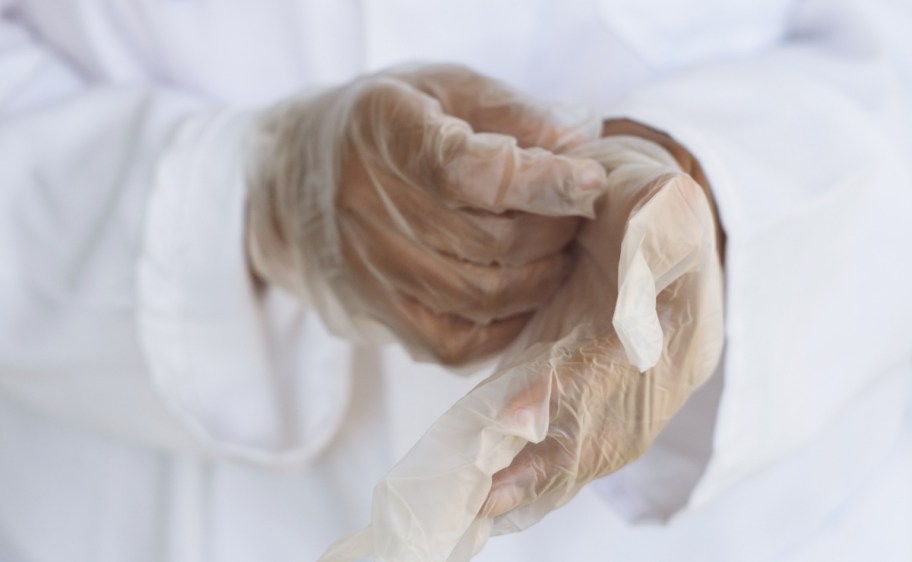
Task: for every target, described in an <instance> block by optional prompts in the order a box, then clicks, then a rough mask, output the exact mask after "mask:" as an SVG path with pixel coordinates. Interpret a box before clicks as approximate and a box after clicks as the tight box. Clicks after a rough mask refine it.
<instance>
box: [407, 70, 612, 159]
mask: <svg viewBox="0 0 912 562" xmlns="http://www.w3.org/2000/svg"><path fill="white" fill-rule="evenodd" d="M396 76H398V77H400V78H401V79H402V80H404V81H405V82H408V83H409V84H411V85H413V86H414V87H415V88H417V89H418V90H420V91H422V92H424V93H426V94H428V95H429V96H431V97H433V98H434V99H436V100H438V101H439V102H440V105H441V107H442V108H443V111H444V112H445V113H447V114H448V115H452V116H454V117H457V118H459V119H462V120H464V121H465V122H467V123H468V124H469V125H470V126H471V127H472V129H473V130H474V131H476V132H479V133H486V132H488V133H499V134H504V135H509V136H511V137H514V138H515V139H516V140H517V142H518V143H519V146H521V147H523V148H529V147H541V148H545V149H548V150H551V151H553V152H561V151H564V150H567V149H569V148H572V147H573V146H575V145H577V144H580V143H582V142H585V141H587V140H594V139H596V138H598V137H599V132H600V127H601V121H600V120H599V119H598V118H597V117H595V115H594V114H592V113H590V112H589V111H587V110H585V109H583V108H582V107H579V106H577V107H573V106H560V105H557V104H549V103H545V102H543V101H541V100H539V99H536V98H534V97H532V96H529V95H527V94H524V93H522V92H520V91H519V90H517V89H515V88H513V87H511V86H510V85H508V84H506V83H504V82H502V81H500V80H496V79H494V78H491V77H489V76H485V75H484V74H480V73H478V72H475V71H473V70H471V69H470V68H468V67H465V66H461V65H452V64H448V65H434V66H429V67H428V66H425V67H421V68H419V69H415V70H408V71H407V70H400V71H399V72H397V73H396Z"/></svg>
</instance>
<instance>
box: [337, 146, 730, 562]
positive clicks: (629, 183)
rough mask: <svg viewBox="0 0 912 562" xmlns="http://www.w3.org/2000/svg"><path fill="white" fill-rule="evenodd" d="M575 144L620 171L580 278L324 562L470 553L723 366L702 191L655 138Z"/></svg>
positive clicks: (641, 438) (662, 417)
mask: <svg viewBox="0 0 912 562" xmlns="http://www.w3.org/2000/svg"><path fill="white" fill-rule="evenodd" d="M574 153H575V154H576V155H578V156H583V157H589V158H594V159H597V160H598V161H599V162H601V163H602V164H603V165H604V166H605V168H606V169H607V170H608V171H609V174H608V189H607V191H606V194H605V196H604V198H603V199H601V200H600V201H599V203H598V206H597V216H596V218H595V219H594V220H592V221H589V222H587V224H586V225H585V226H584V228H583V229H582V231H581V232H580V235H579V238H578V240H577V243H576V244H575V246H574V252H575V255H574V266H573V270H572V271H571V273H570V276H569V277H568V279H567V280H566V282H565V283H564V285H563V286H562V287H561V288H560V290H559V291H558V292H557V294H556V295H555V296H554V297H553V298H552V299H551V300H550V301H549V302H548V304H547V305H545V306H544V307H543V308H542V309H541V310H540V311H539V312H538V313H537V315H536V316H535V318H534V319H533V320H532V321H531V322H530V323H529V325H528V327H527V331H526V332H525V333H524V334H523V336H522V337H521V338H520V340H519V341H517V342H516V344H515V347H514V348H512V349H511V352H510V353H509V354H510V355H511V357H510V358H509V359H508V360H507V361H505V362H504V363H503V364H502V365H501V366H500V367H499V368H498V371H497V372H496V373H495V374H494V375H493V376H492V377H490V378H489V379H487V380H485V381H484V382H483V383H481V384H480V385H478V386H477V387H476V388H474V389H473V390H472V391H471V392H469V394H467V395H466V396H465V397H463V398H462V399H460V400H459V401H458V402H457V403H456V404H455V405H454V406H453V407H452V408H451V409H449V410H448V411H447V412H446V413H445V414H444V415H443V416H441V418H440V419H438V420H437V421H436V422H434V424H433V425H432V426H431V427H430V428H429V429H428V431H427V432H426V433H425V434H424V436H422V438H421V439H420V440H419V441H418V443H417V444H416V445H415V447H414V448H412V450H411V451H409V453H408V454H407V455H406V456H405V457H404V458H403V459H402V460H401V461H400V462H399V463H398V464H397V465H396V466H395V467H394V468H393V469H392V470H391V471H390V472H389V474H388V475H387V476H386V477H385V478H384V480H383V481H382V482H380V483H379V484H378V485H377V487H376V488H375V491H374V498H373V509H372V519H371V524H370V526H369V527H367V528H366V529H365V530H364V531H362V532H360V533H358V534H356V535H354V536H352V537H349V538H347V539H343V540H341V541H338V542H337V543H335V544H334V545H332V546H331V547H330V548H329V550H327V552H326V553H325V554H324V556H323V558H321V561H323V562H340V561H349V560H356V559H360V558H359V557H362V556H373V557H375V559H377V560H386V561H397V562H404V561H416V562H417V561H428V560H437V561H449V562H461V561H465V560H468V559H469V558H471V556H472V555H473V554H474V553H476V552H478V550H480V549H481V548H482V546H483V545H484V542H485V540H486V539H487V537H488V536H489V534H491V532H492V531H493V532H500V533H502V532H509V531H515V530H519V529H524V528H526V527H528V526H529V525H532V524H533V523H535V522H536V521H538V520H539V519H540V518H541V517H543V516H544V515H545V514H547V513H548V512H550V511H551V510H553V509H556V508H558V507H559V506H561V505H563V504H564V503H566V502H567V501H569V500H570V499H571V498H572V497H573V496H574V495H575V494H576V493H577V492H578V491H579V490H580V488H582V486H584V485H585V484H586V483H587V482H589V481H591V480H593V479H595V478H598V477H599V476H602V475H605V474H608V473H610V472H612V471H614V470H617V469H619V468H620V467H622V466H623V465H625V464H627V463H629V462H631V461H632V460H634V459H635V458H637V457H638V456H639V455H641V454H642V453H643V452H644V451H645V450H646V448H647V447H649V445H650V444H651V443H652V441H653V439H654V438H655V437H656V435H657V434H658V432H659V431H660V430H661V429H662V427H664V425H665V424H666V423H667V422H668V420H669V419H670V418H671V417H672V416H673V415H674V413H675V412H676V411H677V410H678V408H679V407H680V406H681V405H682V404H683V403H684V401H685V400H686V399H687V397H688V396H689V395H690V394H691V393H692V392H693V391H694V390H695V389H696V388H697V387H698V386H699V385H700V384H701V383H702V382H704V381H705V380H706V379H707V378H708V377H709V375H710V374H711V373H712V372H713V370H714V368H715V366H716V363H717V362H718V360H719V356H720V353H721V348H722V342H723V324H722V320H723V318H722V273H721V266H720V263H719V258H718V255H717V253H716V240H715V236H714V221H713V215H712V211H711V208H710V205H709V203H708V201H707V198H706V196H705V194H704V192H703V190H702V189H701V188H700V186H699V185H697V184H696V183H695V182H694V181H693V179H692V178H691V177H690V176H688V175H686V174H684V173H682V172H681V170H680V167H679V166H678V164H677V162H676V161H675V159H674V158H673V157H672V156H671V155H670V154H669V153H668V152H666V151H665V150H663V149H662V148H661V147H659V146H658V145H656V144H654V143H651V142H648V141H645V140H643V139H639V138H632V137H612V138H608V139H602V140H600V141H597V142H594V143H591V144H587V145H585V146H582V147H579V148H578V149H576V150H575V151H574Z"/></svg>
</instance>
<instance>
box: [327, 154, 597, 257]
mask: <svg viewBox="0 0 912 562" xmlns="http://www.w3.org/2000/svg"><path fill="white" fill-rule="evenodd" d="M342 185H344V186H345V188H344V189H341V190H340V191H339V195H338V199H337V205H338V206H339V207H340V208H341V209H344V210H345V211H346V212H348V213H350V214H353V215H357V216H358V217H365V218H370V217H376V216H378V215H383V216H388V217H389V220H390V221H391V222H394V223H395V222H398V223H399V224H397V228H399V229H400V230H404V231H408V232H409V233H410V235H411V236H412V237H413V238H415V239H416V240H418V241H420V242H421V243H423V244H426V245H427V246H429V247H431V248H433V249H435V250H437V251H439V252H441V253H443V254H447V255H451V256H455V257H456V258H459V259H461V260H465V261H469V262H473V263H478V264H485V265H490V264H495V263H497V264H504V265H521V264H525V263H529V262H532V261H535V260H539V259H542V258H544V257H546V256H549V255H551V254H555V253H558V252H560V251H561V250H562V249H564V248H566V246H567V245H568V244H569V243H570V242H571V241H572V240H573V239H574V238H575V237H576V234H577V232H578V231H579V228H580V226H581V225H582V220H581V219H579V218H577V217H544V216H541V215H533V214H530V213H523V212H508V213H502V214H494V213H489V212H487V211H478V210H475V209H462V210H456V209H448V208H446V207H444V206H442V205H441V204H440V202H439V201H437V200H435V199H434V198H433V197H431V196H429V195H428V194H426V193H422V192H420V191H418V190H415V189H412V188H410V187H409V186H407V185H404V184H402V183H401V182H399V181H397V180H396V178H393V177H391V176H389V175H386V174H382V173H379V172H377V173H375V174H374V175H373V178H372V177H370V176H369V175H368V174H367V172H366V170H365V168H364V166H363V165H362V164H361V162H360V161H354V162H351V163H350V165H348V166H347V167H346V169H345V170H344V171H343V176H342Z"/></svg>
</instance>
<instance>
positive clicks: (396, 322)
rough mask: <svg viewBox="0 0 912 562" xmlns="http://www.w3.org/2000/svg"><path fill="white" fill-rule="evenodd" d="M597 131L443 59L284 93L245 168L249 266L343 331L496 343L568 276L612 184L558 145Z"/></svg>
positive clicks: (439, 347)
mask: <svg viewBox="0 0 912 562" xmlns="http://www.w3.org/2000/svg"><path fill="white" fill-rule="evenodd" d="M598 129H599V123H598V121H597V120H593V119H590V118H588V117H586V116H581V115H575V116H574V115H569V114H561V112H560V111H558V110H556V109H553V108H551V107H549V106H546V105H544V104H541V103H538V102H536V101H534V100H531V99H529V98H526V97H524V96H522V95H520V94H518V93H516V92H515V91H513V90H511V89H509V88H508V87H506V86H505V85H503V84H502V83H499V82H496V81H494V80H491V79H489V78H486V77H484V76H481V75H478V74H476V73H474V72H472V71H470V70H468V69H465V68H462V67H453V66H433V67H423V68H418V69H412V70H395V71H390V72H385V73H381V74H378V75H372V76H367V77H364V78H361V79H359V80H356V81H354V82H352V83H350V84H347V85H345V86H343V87H340V88H337V89H335V90H332V91H329V92H326V93H324V94H322V95H320V96H318V97H316V98H312V99H303V100H295V101H291V102H289V103H285V104H282V105H280V106H278V107H276V108H275V109H273V110H272V111H270V112H269V113H268V114H267V115H266V116H265V118H264V119H263V121H262V125H261V127H260V133H261V137H262V142H261V146H260V150H259V154H260V157H259V161H258V164H257V166H256V169H255V172H254V173H253V174H252V176H251V178H250V179H249V186H250V189H249V192H250V196H249V215H248V227H249V228H248V231H249V235H248V254H249V256H250V262H251V266H252V269H253V270H254V272H255V273H256V274H257V275H258V276H259V277H261V278H262V279H264V280H265V281H267V282H271V283H275V284H277V285H279V286H281V287H283V288H285V289H286V290H288V291H291V292H292V293H294V294H297V295H299V296H301V297H302V298H306V299H308V300H309V301H310V302H311V303H312V304H313V305H314V306H316V307H317V308H318V309H319V310H320V312H321V314H322V317H323V319H324V320H325V321H326V322H327V324H328V325H329V326H330V328H331V329H333V330H334V331H335V332H337V333H340V334H342V335H347V336H354V337H361V338H367V339H372V340H376V339H377V334H378V329H379V333H381V334H382V333H383V331H384V330H383V329H380V326H381V325H382V326H385V327H386V328H388V329H391V330H392V331H393V332H394V333H395V334H396V335H397V336H399V338H400V339H401V340H402V341H404V342H405V343H406V344H407V345H408V346H409V347H410V348H411V350H412V351H413V353H415V354H417V355H419V356H420V355H426V354H427V353H428V352H429V353H430V354H432V355H435V356H436V357H437V358H439V359H441V360H443V361H446V362H460V361H464V360H466V359H469V358H471V357H474V356H478V355H483V354H485V353H488V352H491V351H494V350H498V349H500V348H502V347H503V346H504V345H506V344H507V343H509V342H510V341H511V340H513V339H514V337H515V336H516V335H517V334H518V333H519V331H520V330H521V329H522V328H523V326H524V325H525V323H526V321H527V320H528V318H529V317H530V315H531V313H532V312H534V311H535V310H536V309H538V308H539V307H540V306H541V305H542V303H544V302H545V301H546V300H547V299H548V298H549V297H550V296H551V295H552V294H553V292H554V291H555V290H556V289H557V287H558V286H559V285H560V283H561V282H562V280H563V278H564V277H565V276H566V274H567V272H568V265H569V255H568V251H567V246H568V243H569V242H570V241H571V240H572V239H573V237H574V236H575V235H576V233H577V230H578V228H579V225H580V217H591V216H592V215H593V205H594V202H595V199H596V198H597V196H598V194H599V193H601V191H602V190H603V188H604V184H605V181H606V180H605V173H604V171H603V169H602V168H601V166H599V165H598V164H597V163H595V162H592V161H588V160H584V159H578V158H571V157H567V156H557V155H555V154H554V153H553V152H552V151H557V150H563V149H565V148H567V147H569V146H573V145H575V144H579V143H580V142H583V141H585V140H586V139H588V138H592V137H595V136H597V135H598V132H599V131H598ZM379 337H380V338H383V336H382V335H381V336H379Z"/></svg>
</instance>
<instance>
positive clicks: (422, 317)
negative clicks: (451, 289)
mask: <svg viewBox="0 0 912 562" xmlns="http://www.w3.org/2000/svg"><path fill="white" fill-rule="evenodd" d="M394 306H395V309H396V311H397V318H398V319H399V320H400V321H401V322H402V323H403V328H404V329H405V330H406V331H407V333H409V334H411V335H412V336H413V337H415V338H417V339H418V340H419V342H420V343H421V344H423V346H424V347H425V348H426V349H428V350H429V351H430V352H431V353H433V354H434V356H435V357H436V358H437V359H438V360H439V361H440V362H441V363H443V364H445V365H459V364H462V363H465V362H466V361H469V360H472V359H478V358H481V357H484V356H486V355H489V354H491V353H495V352H497V351H501V350H502V349H503V348H505V347H506V346H507V345H509V344H510V342H512V341H513V340H514V339H515V338H516V336H518V335H519V333H520V332H521V331H522V329H523V328H524V327H525V325H526V322H528V320H529V318H530V316H531V315H530V314H521V315H517V316H512V317H509V318H504V319H501V320H495V321H492V322H490V323H487V324H477V323H475V322H472V321H470V320H467V319H465V318H462V317H459V316H457V315H454V314H438V313H435V312H433V311H432V310H431V309H429V308H427V307H426V306H424V305H423V304H421V302H420V301H418V300H416V299H413V298H411V297H408V296H405V295H400V296H398V297H397V298H396V299H395V301H394Z"/></svg>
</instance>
